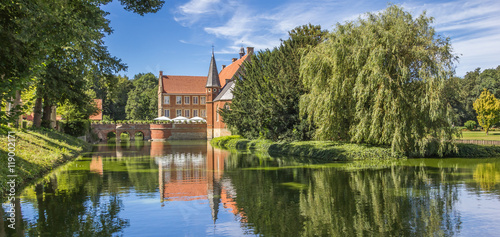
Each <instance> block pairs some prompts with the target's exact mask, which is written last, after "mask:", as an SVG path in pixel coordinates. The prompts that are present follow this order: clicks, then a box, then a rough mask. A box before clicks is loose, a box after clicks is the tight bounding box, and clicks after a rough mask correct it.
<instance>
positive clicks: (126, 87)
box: [102, 76, 134, 120]
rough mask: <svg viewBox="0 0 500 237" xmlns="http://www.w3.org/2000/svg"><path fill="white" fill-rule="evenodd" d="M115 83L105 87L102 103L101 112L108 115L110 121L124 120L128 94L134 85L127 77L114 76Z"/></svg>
mask: <svg viewBox="0 0 500 237" xmlns="http://www.w3.org/2000/svg"><path fill="white" fill-rule="evenodd" d="M116 79H117V82H116V83H115V84H113V85H110V86H107V87H106V91H107V92H108V93H107V95H106V97H102V98H106V99H105V100H104V101H103V111H104V114H105V115H109V117H110V119H111V120H124V119H126V118H127V113H126V112H125V106H127V101H128V93H129V92H130V91H131V90H132V89H133V88H134V85H133V83H132V81H131V80H129V79H128V77H122V76H116Z"/></svg>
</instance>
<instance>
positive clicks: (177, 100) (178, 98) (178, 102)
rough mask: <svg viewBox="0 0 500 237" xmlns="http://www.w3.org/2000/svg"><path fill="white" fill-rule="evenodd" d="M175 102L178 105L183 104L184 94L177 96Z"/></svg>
mask: <svg viewBox="0 0 500 237" xmlns="http://www.w3.org/2000/svg"><path fill="white" fill-rule="evenodd" d="M175 104H176V105H181V104H182V96H179V95H178V96H176V97H175Z"/></svg>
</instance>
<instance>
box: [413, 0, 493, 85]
mask: <svg viewBox="0 0 500 237" xmlns="http://www.w3.org/2000/svg"><path fill="white" fill-rule="evenodd" d="M404 7H405V8H407V9H411V10H412V11H414V12H417V13H420V12H422V11H423V10H427V15H428V16H432V17H434V18H435V21H434V23H435V24H434V25H435V27H436V31H437V32H438V33H439V34H441V35H444V36H447V37H450V38H451V42H452V46H453V48H454V52H455V53H456V54H458V56H459V57H460V59H459V64H458V65H457V70H456V73H457V75H458V76H464V75H465V73H466V72H468V71H472V70H474V69H475V68H477V67H481V68H483V69H485V68H493V67H496V66H497V65H499V64H500V58H499V56H498V55H500V47H498V45H499V42H500V14H499V12H500V2H499V1H490V0H486V1H473V0H460V1H453V2H447V3H429V4H424V5H421V6H417V5H411V4H405V5H404Z"/></svg>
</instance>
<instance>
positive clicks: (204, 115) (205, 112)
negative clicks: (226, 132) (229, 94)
mask: <svg viewBox="0 0 500 237" xmlns="http://www.w3.org/2000/svg"><path fill="white" fill-rule="evenodd" d="M200 117H202V118H206V117H207V111H206V110H204V109H202V110H200Z"/></svg>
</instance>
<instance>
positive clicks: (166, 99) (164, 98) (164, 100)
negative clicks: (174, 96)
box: [163, 95, 170, 105]
mask: <svg viewBox="0 0 500 237" xmlns="http://www.w3.org/2000/svg"><path fill="white" fill-rule="evenodd" d="M163 104H166V105H169V104H170V96H169V95H166V96H163Z"/></svg>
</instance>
